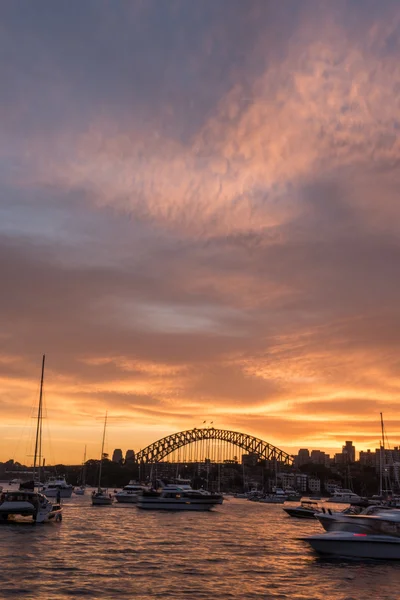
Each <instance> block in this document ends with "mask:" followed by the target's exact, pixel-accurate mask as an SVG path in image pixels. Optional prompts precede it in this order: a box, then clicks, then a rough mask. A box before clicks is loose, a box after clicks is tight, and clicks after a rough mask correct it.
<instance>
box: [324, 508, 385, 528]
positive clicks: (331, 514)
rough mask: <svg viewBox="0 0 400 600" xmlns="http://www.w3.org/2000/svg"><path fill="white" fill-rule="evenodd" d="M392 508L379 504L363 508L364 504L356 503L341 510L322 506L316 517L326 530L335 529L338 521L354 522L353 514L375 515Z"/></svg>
mask: <svg viewBox="0 0 400 600" xmlns="http://www.w3.org/2000/svg"><path fill="white" fill-rule="evenodd" d="M390 508H391V507H389V506H382V505H381V506H378V505H376V504H372V505H370V506H366V507H364V508H363V506H362V505H361V506H360V505H357V504H356V505H350V506H349V507H348V508H345V509H344V510H341V511H332V510H331V509H330V508H328V509H325V507H322V510H321V512H318V514H316V515H315V518H316V519H317V520H318V521H319V522H320V523H321V525H322V527H323V528H324V529H325V531H333V530H334V529H336V524H337V523H338V522H340V523H343V522H344V521H348V522H350V523H352V522H353V520H352V517H353V516H358V515H361V516H362V515H375V514H379V513H381V512H383V511H385V510H390ZM347 517H350V520H348V519H347Z"/></svg>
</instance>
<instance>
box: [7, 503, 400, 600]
mask: <svg viewBox="0 0 400 600" xmlns="http://www.w3.org/2000/svg"><path fill="white" fill-rule="evenodd" d="M64 507H65V510H64V520H63V522H62V523H60V524H56V523H54V524H48V525H43V526H31V525H23V526H21V527H20V526H10V525H5V526H2V527H1V529H0V540H1V541H0V560H1V565H2V568H1V569H0V589H1V597H2V598H3V597H4V598H8V597H14V598H15V597H17V598H20V597H21V598H40V597H41V598H46V599H47V598H49V599H51V598H57V599H65V598H73V597H79V596H87V597H90V598H135V599H141V600H147V599H150V598H157V597H163V598H165V597H167V598H174V599H175V598H176V599H183V598H184V599H187V598H198V599H202V598H205V599H206V598H207V599H209V598H216V597H218V598H219V599H221V600H225V599H228V598H229V599H231V598H237V599H246V598H251V599H257V598H264V599H265V598H268V599H272V600H274V599H276V600H277V599H280V600H282V599H286V598H288V599H290V600H322V599H324V600H326V598H329V599H330V600H350V599H354V600H359V599H360V598H362V599H363V600H372V599H374V600H375V599H378V598H379V600H395V599H397V598H398V594H397V589H398V588H399V584H400V564H397V563H393V564H388V563H384V564H381V563H378V562H374V563H371V562H370V563H349V562H334V563H333V562H329V561H321V560H319V559H318V558H316V557H315V556H314V554H313V553H312V551H311V550H310V549H309V548H308V546H306V545H305V544H304V543H303V542H302V541H301V540H299V539H298V538H300V537H302V536H304V535H307V534H311V533H313V532H317V531H320V525H319V524H318V523H317V522H314V521H310V520H304V521H303V520H295V519H293V518H290V517H288V516H287V515H286V514H285V513H284V512H283V510H282V507H281V506H279V505H278V506H276V505H268V504H262V505H261V504H257V503H251V502H247V501H245V500H233V499H232V500H230V501H229V502H226V503H225V504H224V505H223V506H219V507H218V508H216V509H215V510H214V511H212V512H210V513H167V512H154V513H152V512H141V511H139V510H137V509H136V507H135V506H132V505H125V506H124V505H115V506H111V507H107V506H104V507H92V506H91V504H90V497H89V496H80V497H73V498H71V499H70V500H66V501H65V503H64Z"/></svg>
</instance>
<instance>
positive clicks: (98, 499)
mask: <svg viewBox="0 0 400 600" xmlns="http://www.w3.org/2000/svg"><path fill="white" fill-rule="evenodd" d="M113 500H114V498H113V497H112V495H111V494H109V493H108V490H102V489H101V488H98V489H97V490H94V491H93V492H92V505H93V506H110V504H112V503H113Z"/></svg>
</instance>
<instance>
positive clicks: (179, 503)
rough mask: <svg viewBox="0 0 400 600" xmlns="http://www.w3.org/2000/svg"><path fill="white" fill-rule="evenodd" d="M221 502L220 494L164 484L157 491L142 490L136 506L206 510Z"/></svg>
mask: <svg viewBox="0 0 400 600" xmlns="http://www.w3.org/2000/svg"><path fill="white" fill-rule="evenodd" d="M185 488H186V489H185ZM188 488H189V489H188ZM222 502H223V497H222V496H221V495H220V494H212V493H209V492H206V493H204V491H199V490H193V489H192V488H190V486H178V485H166V486H165V487H163V488H162V490H161V491H159V492H158V491H143V493H142V496H140V497H139V499H138V501H137V504H136V506H137V507H138V508H142V509H147V510H196V511H206V510H210V509H211V508H213V507H214V506H216V505H217V504H222Z"/></svg>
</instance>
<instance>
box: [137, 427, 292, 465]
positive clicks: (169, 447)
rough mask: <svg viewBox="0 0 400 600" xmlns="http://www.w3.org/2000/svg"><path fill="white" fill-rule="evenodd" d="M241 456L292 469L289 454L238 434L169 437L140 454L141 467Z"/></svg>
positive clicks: (210, 430)
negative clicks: (248, 456)
mask: <svg viewBox="0 0 400 600" xmlns="http://www.w3.org/2000/svg"><path fill="white" fill-rule="evenodd" d="M242 455H250V456H252V457H253V458H255V459H256V460H258V461H269V462H272V463H280V464H284V465H292V463H293V457H292V456H291V455H289V454H287V452H284V451H283V450H280V449H279V448H276V447H275V446H273V445H272V444H269V443H268V442H265V441H264V440H261V439H259V438H257V437H254V436H252V435H249V434H247V433H241V432H239V431H230V430H226V429H216V428H214V427H210V426H208V427H203V428H194V429H188V430H186V431H179V432H178V433H174V434H172V435H168V436H166V437H164V438H162V439H160V440H157V441H156V442H154V443H153V444H150V445H149V446H147V447H146V448H143V449H142V450H140V451H139V452H137V454H136V457H135V460H136V462H138V463H139V464H154V463H160V462H170V463H196V462H197V463H198V462H213V463H223V462H238V463H241V462H242V459H241V456H242Z"/></svg>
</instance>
